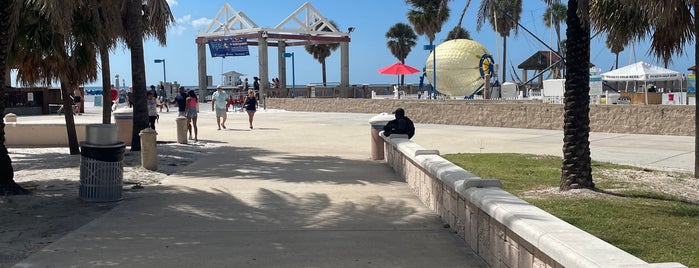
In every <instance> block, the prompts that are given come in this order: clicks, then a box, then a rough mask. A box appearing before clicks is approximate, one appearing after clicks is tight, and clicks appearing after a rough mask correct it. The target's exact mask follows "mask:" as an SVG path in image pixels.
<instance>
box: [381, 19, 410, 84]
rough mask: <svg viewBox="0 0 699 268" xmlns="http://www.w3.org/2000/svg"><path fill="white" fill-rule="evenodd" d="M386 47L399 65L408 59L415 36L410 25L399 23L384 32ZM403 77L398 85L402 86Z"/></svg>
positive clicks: (402, 76)
mask: <svg viewBox="0 0 699 268" xmlns="http://www.w3.org/2000/svg"><path fill="white" fill-rule="evenodd" d="M386 39H388V41H386V46H387V47H388V49H390V50H391V54H393V56H394V57H396V58H397V59H398V60H399V61H400V62H401V63H405V58H407V57H408V54H410V51H411V50H412V48H413V47H414V46H415V44H416V40H417V35H416V34H415V31H413V28H411V27H410V25H408V24H405V23H402V22H399V23H396V24H395V25H393V26H392V27H391V28H390V29H388V32H386ZM404 82H405V76H404V75H401V76H400V84H401V85H402V84H404Z"/></svg>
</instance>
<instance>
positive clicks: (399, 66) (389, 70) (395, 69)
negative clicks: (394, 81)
mask: <svg viewBox="0 0 699 268" xmlns="http://www.w3.org/2000/svg"><path fill="white" fill-rule="evenodd" d="M378 72H379V73H380V74H393V75H399V74H414V73H417V72H420V70H418V69H415V68H413V67H410V66H408V65H405V64H403V63H400V62H396V63H394V64H391V65H388V66H386V67H383V68H381V69H379V71H378Z"/></svg>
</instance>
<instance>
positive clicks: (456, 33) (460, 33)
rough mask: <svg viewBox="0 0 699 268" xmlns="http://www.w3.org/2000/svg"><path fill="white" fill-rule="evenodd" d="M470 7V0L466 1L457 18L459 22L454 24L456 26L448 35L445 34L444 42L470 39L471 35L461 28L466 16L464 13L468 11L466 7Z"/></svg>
mask: <svg viewBox="0 0 699 268" xmlns="http://www.w3.org/2000/svg"><path fill="white" fill-rule="evenodd" d="M442 1H447V2H448V1H449V0H442ZM470 5H471V0H468V1H467V2H466V5H464V9H463V10H461V16H459V22H458V23H456V26H454V29H451V31H449V33H447V38H446V41H448V40H454V39H471V34H470V33H469V32H468V31H467V30H466V29H464V28H463V27H461V23H463V21H464V16H465V15H466V11H467V10H468V6H470Z"/></svg>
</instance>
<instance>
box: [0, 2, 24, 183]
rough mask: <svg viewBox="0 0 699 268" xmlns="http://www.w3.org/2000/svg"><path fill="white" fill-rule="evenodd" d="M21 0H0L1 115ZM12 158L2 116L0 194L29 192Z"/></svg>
mask: <svg viewBox="0 0 699 268" xmlns="http://www.w3.org/2000/svg"><path fill="white" fill-rule="evenodd" d="M20 3H21V1H15V0H0V74H1V75H0V115H3V114H5V91H6V87H7V86H6V85H7V82H9V81H6V80H5V79H7V77H6V76H5V73H6V72H7V71H8V70H7V69H8V65H7V55H8V52H9V50H10V44H12V41H13V38H14V35H15V32H14V29H15V26H16V25H17V20H18V18H19V6H20ZM14 175H15V174H14V169H13V168H12V159H11V158H10V153H9V152H8V151H7V146H5V122H4V118H3V117H2V116H0V194H11V195H17V194H28V193H29V191H28V190H26V189H24V188H22V186H19V185H18V184H17V183H16V182H15V180H14Z"/></svg>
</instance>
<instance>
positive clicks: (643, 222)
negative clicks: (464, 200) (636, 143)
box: [444, 154, 699, 267]
mask: <svg viewBox="0 0 699 268" xmlns="http://www.w3.org/2000/svg"><path fill="white" fill-rule="evenodd" d="M444 158H446V159H448V160H449V161H452V162H453V163H455V164H457V165H459V166H461V167H462V168H464V169H465V170H468V171H471V172H473V173H475V174H477V175H478V176H480V177H482V178H495V179H500V180H501V181H502V183H503V189H504V190H505V191H507V192H510V193H512V194H514V195H516V196H519V197H520V198H522V199H524V200H526V201H528V202H530V203H531V204H533V205H535V206H537V207H539V208H541V209H543V210H545V211H547V212H549V213H551V214H553V215H555V216H556V217H558V218H560V219H562V220H564V221H566V222H569V223H571V224H573V225H575V226H577V227H578V228H580V229H583V230H585V231H587V232H589V233H591V234H593V235H595V236H597V237H599V238H601V239H603V240H605V241H607V242H609V243H611V244H613V245H615V246H617V247H619V248H621V249H623V250H625V251H627V252H629V253H631V254H633V255H635V256H637V257H639V258H641V259H643V260H645V261H647V262H649V263H657V262H681V263H682V264H684V265H687V266H688V267H699V205H697V204H692V203H690V202H686V201H683V200H681V199H680V198H679V197H675V196H672V195H668V194H665V193H660V192H654V191H652V190H650V189H651V187H644V185H638V184H634V185H629V183H627V182H625V180H621V179H620V178H613V177H609V176H604V175H601V174H600V171H601V170H604V169H632V170H640V169H639V168H636V167H630V166H621V165H614V164H610V163H602V162H594V161H593V163H592V171H593V181H595V184H596V185H597V187H598V189H599V190H600V191H596V192H591V193H592V194H585V195H582V194H581V195H580V196H576V195H545V196H541V195H539V196H536V195H533V194H531V191H532V190H537V189H544V188H550V187H558V184H559V182H560V176H561V175H560V174H561V173H560V168H561V163H562V159H561V158H560V157H554V156H536V155H522V154H452V155H445V156H444ZM680 175H681V176H686V177H691V174H680ZM676 176H677V175H676ZM609 188H614V189H613V190H609V191H607V190H608V189H609ZM610 192H613V193H614V194H609V193H610Z"/></svg>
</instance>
